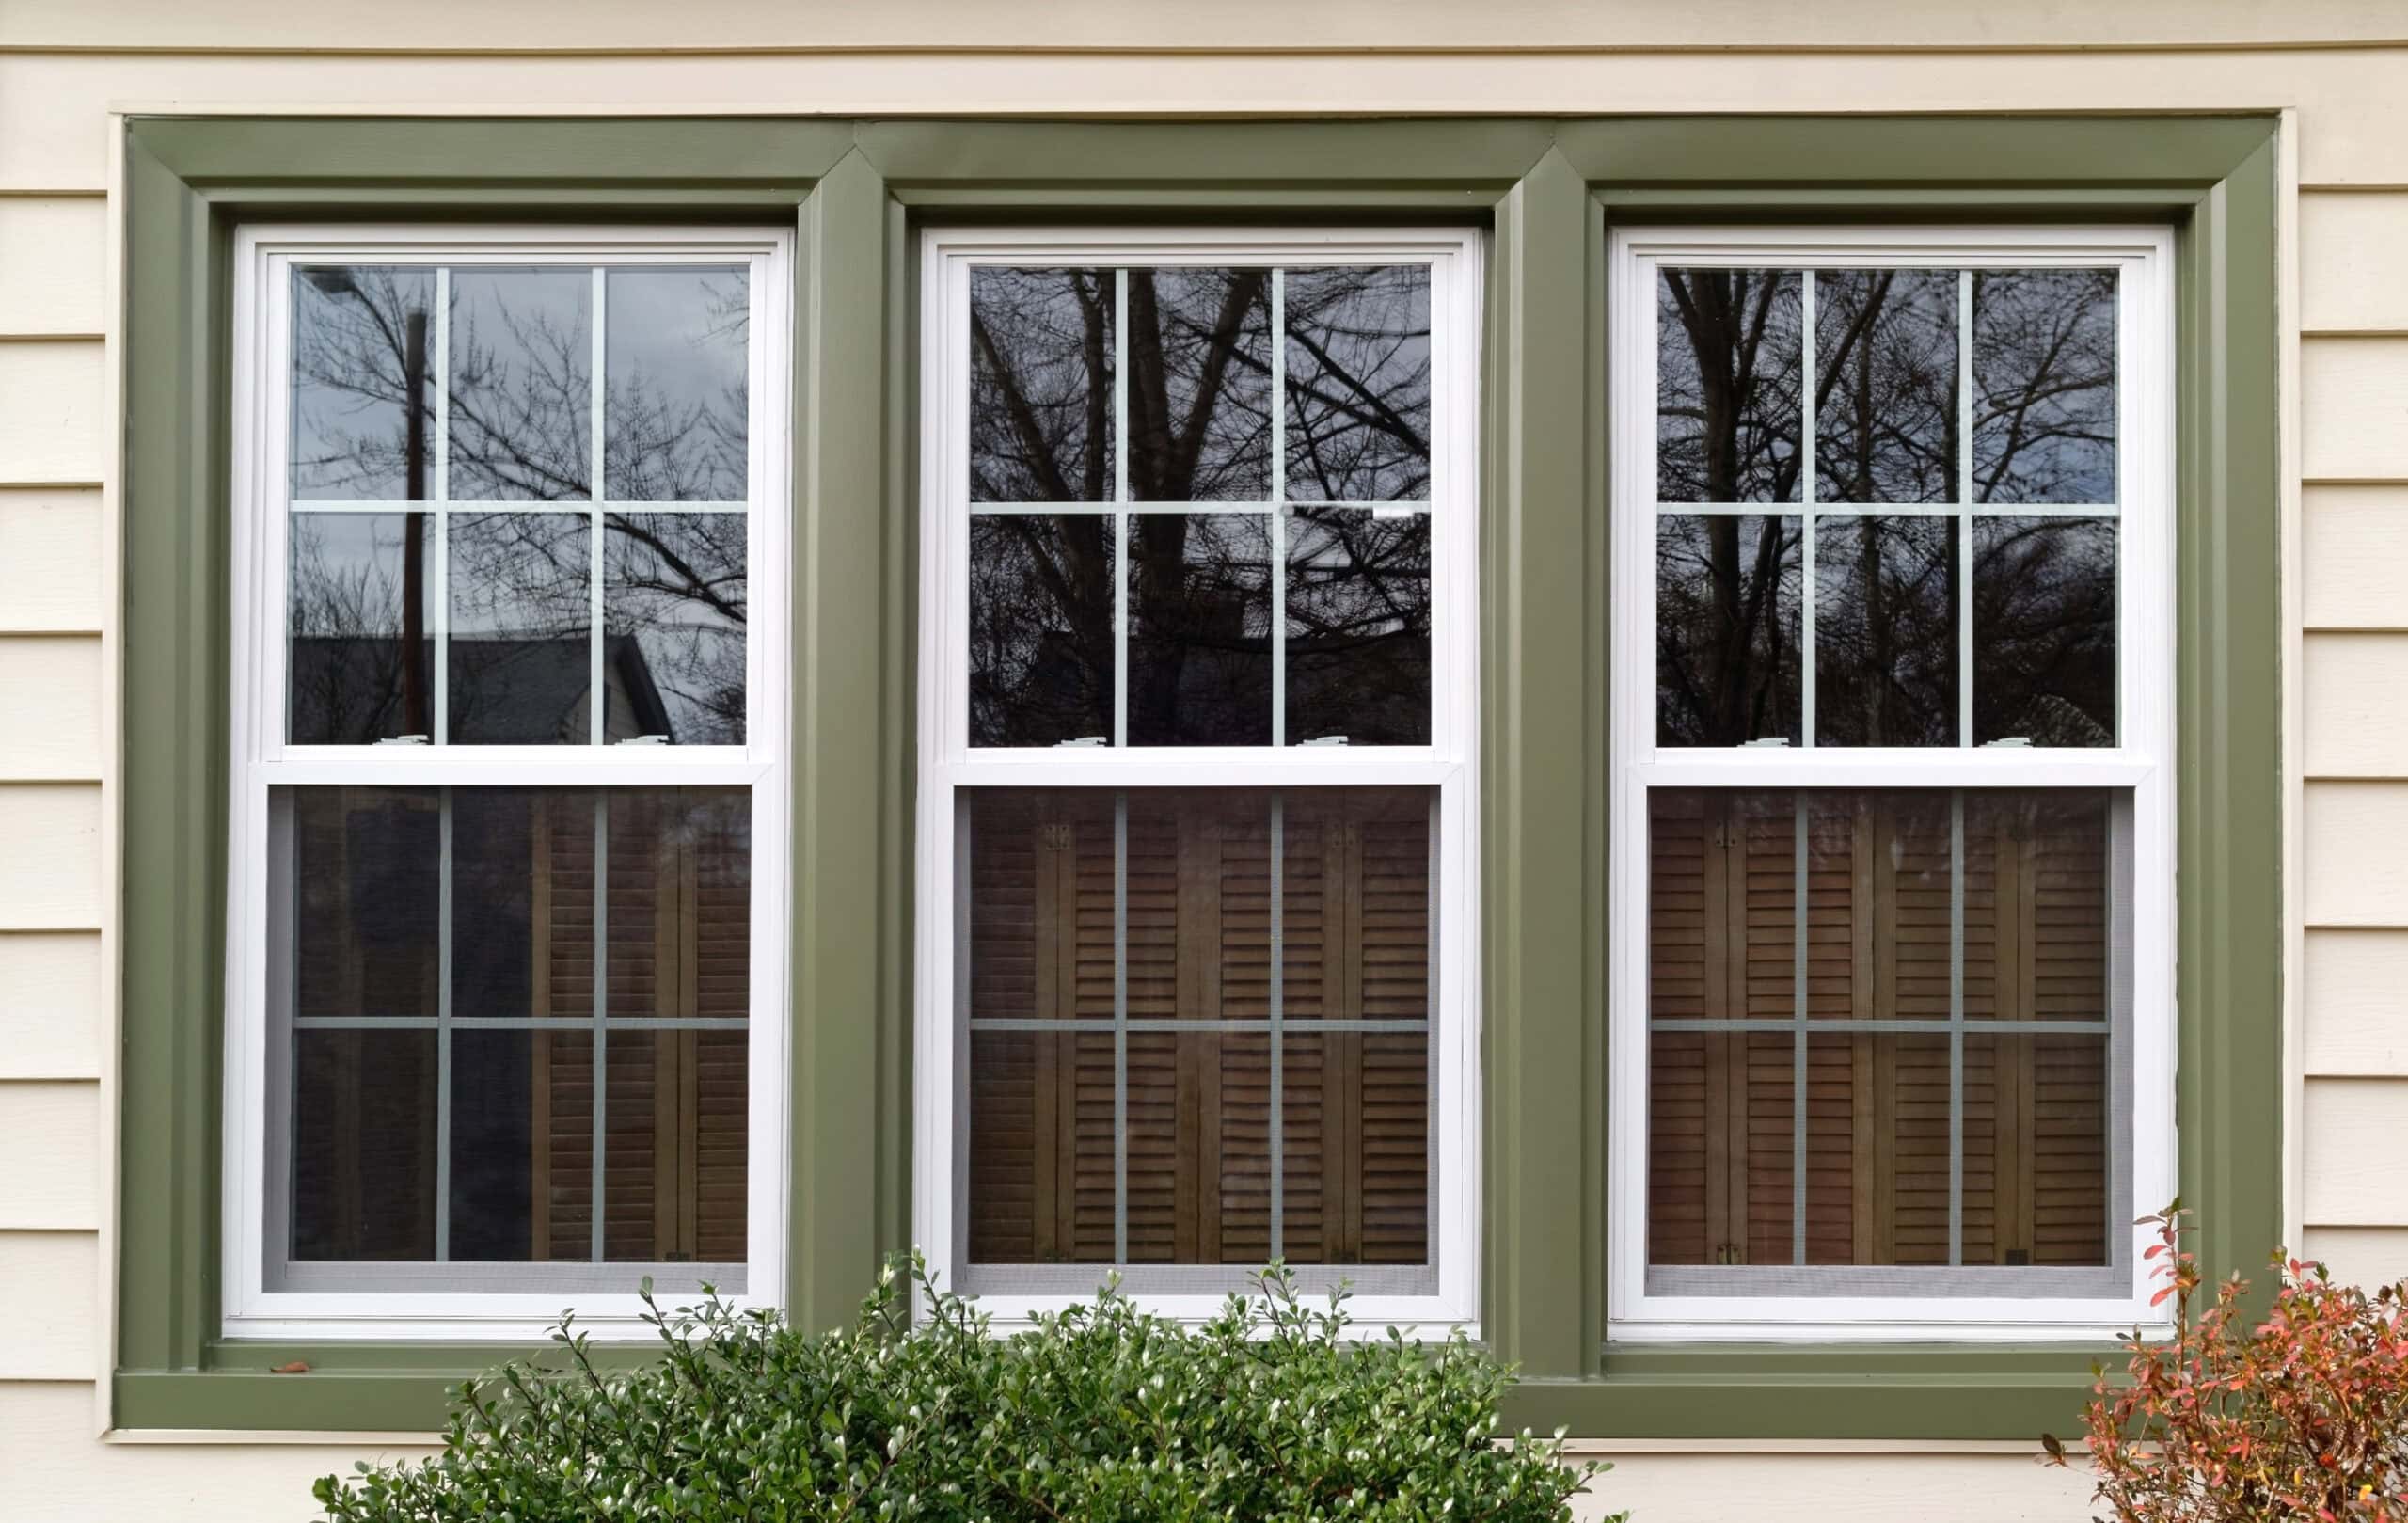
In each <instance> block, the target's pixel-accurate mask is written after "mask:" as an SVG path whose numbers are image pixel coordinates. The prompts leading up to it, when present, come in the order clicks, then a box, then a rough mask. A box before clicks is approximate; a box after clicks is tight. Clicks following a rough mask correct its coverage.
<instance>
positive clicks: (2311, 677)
mask: <svg viewBox="0 0 2408 1523" xmlns="http://www.w3.org/2000/svg"><path fill="white" fill-rule="evenodd" d="M2304 644H2305V652H2304V654H2305V664H2306V672H2305V688H2304V690H2303V692H2302V700H2303V707H2304V709H2305V721H2304V722H2305V726H2306V733H2305V739H2306V747H2307V775H2308V776H2309V777H2322V778H2339V777H2408V704H2403V703H2401V702H2400V681H2401V679H2402V678H2403V677H2408V634H2311V635H2309V636H2307V637H2306V640H2305V642H2304Z"/></svg>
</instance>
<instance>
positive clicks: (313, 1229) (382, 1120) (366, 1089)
mask: <svg viewBox="0 0 2408 1523" xmlns="http://www.w3.org/2000/svg"><path fill="white" fill-rule="evenodd" d="M436 1068H437V1058H436V1035H435V1032H434V1031H433V1030H431V1029H429V1030H422V1031H389V1030H387V1031H301V1032H296V1033H294V1035H293V1221H292V1229H293V1243H292V1251H293V1258H294V1259H295V1260H299V1261H305V1262H308V1261H317V1262H325V1261H337V1262H341V1261H425V1260H431V1259H433V1258H434V1257H435V1196H436V1192H435V1148H436Z"/></svg>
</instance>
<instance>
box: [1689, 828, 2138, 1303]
mask: <svg viewBox="0 0 2408 1523" xmlns="http://www.w3.org/2000/svg"><path fill="white" fill-rule="evenodd" d="M1808 797H1809V804H1808V813H1807V817H1806V819H1805V822H1804V833H1805V838H1806V849H1807V861H1806V864H1805V868H1806V896H1807V897H1806V914H1805V937H1806V953H1807V955H1806V967H1805V985H1806V999H1807V1009H1808V1013H1809V1016H1810V1018H1811V1022H1824V1021H1831V1022H1837V1021H1850V1022H1865V1023H1878V1022H1882V1021H1890V1020H1917V1021H1940V1020H1945V1019H1947V1018H1948V1016H1949V1012H1950V980H1951V948H1950V944H1949V943H1950V898H1951V881H1950V879H1951V873H1950V860H1949V859H1950V837H1951V830H1952V826H1951V819H1950V805H1949V799H1948V795H1946V794H1945V793H1938V792H1931V793H1861V794H1850V793H1839V792H1830V793H1816V794H1812V795H1809V796H1808ZM1965 808H1966V825H1965V830H1966V835H1965V840H1966V849H1965V864H1964V885H1963V891H1964V896H1965V897H1964V922H1965V951H1964V989H1965V1015H1966V1018H1967V1020H1968V1023H1969V1025H1968V1035H1967V1037H1966V1039H1965V1045H1964V1153H1963V1157H1964V1194H1963V1198H1962V1210H1961V1221H1962V1239H1961V1242H1962V1251H1963V1258H1964V1261H1965V1262H1968V1263H2023V1262H2031V1263H2062V1264H2081V1263H2098V1262H2100V1261H2103V1256H2104V1253H2105V1235H2104V1234H2105V1206H2106V1200H2105V1196H2106V1163H2107V1150H2106V1116H2107V1101H2108V1096H2107V1092H2106V1082H2105V1075H2106V1042H2105V1039H2104V1038H2103V1037H2102V1036H2098V1035H2094V1034H2067V1036H2064V1037H2056V1036H2050V1035H2029V1034H1996V1033H1992V1034H1984V1033H1982V1032H1981V1031H1980V1029H1979V1023H1980V1022H1982V1021H1983V1020H1986V1019H1992V1018H1997V1019H2013V1020H2020V1021H2031V1020H2045V1019H2068V1020H2071V1019H2080V1020H2087V1021H2098V1020H2100V1019H2103V1018H2104V1017H2105V1016H2106V1015H2107V1013H2108V1011H2107V1003H2106V997H2107V980H2106V888H2107V878H2106V848H2107V825H2106V807H2105V803H2104V801H2103V799H2101V798H2100V797H2099V796H2098V795H2093V794H2086V793H2085V794H2073V793H2064V794H2054V793H2052V794H2046V795H2038V794H2014V795H2006V794H1978V793H1976V794H1968V795H1966V806H1965ZM1649 815H1650V832H1651V835H1650V847H1649V861H1650V885H1649V887H1650V898H1649V955H1650V967H1649V991H1650V1017H1651V1019H1652V1020H1654V1021H1658V1022H1663V1021H1680V1022H1711V1021H1716V1020H1728V1019H1736V1018H1748V1019H1755V1020H1767V1019H1775V1020H1785V1019H1788V1018H1790V1015H1791V1011H1792V1007H1793V1005H1794V1002H1795V992H1796V989H1797V983H1798V967H1797V963H1796V956H1797V948H1796V941H1795V936H1796V934H1797V925H1798V919H1797V909H1796V905H1797V886H1798V879H1797V872H1798V862H1797V855H1796V853H1797V843H1798V831H1799V824H1798V815H1797V805H1796V802H1795V796H1793V795H1790V794H1786V793H1779V794H1763V793H1746V792H1717V791H1706V790H1659V791H1657V792H1656V793H1654V794H1652V795H1651V799H1650V809H1649ZM1809 1030H1810V1035H1809V1039H1808V1043H1807V1054H1806V1077H1805V1093H1806V1103H1807V1115H1806V1128H1805V1131H1806V1138H1805V1140H1806V1150H1805V1159H1804V1167H1805V1169H1806V1178H1805V1191H1806V1221H1805V1234H1804V1235H1805V1249H1806V1253H1805V1261H1806V1262H1808V1263H1861V1264H1945V1263H1946V1262H1948V1254H1949V1241H1948V1240H1949V1206H1950V1201H1949V1193H1950V1182H1949V1172H1950V1169H1949V1124H1950V1121H1949V1116H1950V1100H1949V1090H1950V1039H1949V1038H1948V1037H1947V1036H1946V1035H1945V1034H1944V1033H1930V1034H1926V1033H1908V1032H1901V1033H1897V1034H1894V1035H1893V1034H1888V1033H1883V1032H1879V1031H1865V1030H1853V1031H1850V1030H1836V1031H1835V1030H1828V1029H1821V1030H1818V1029H1814V1026H1813V1025H1812V1024H1811V1023H1810V1028H1809ZM1791 1042H1792V1036H1791V1034H1790V1033H1787V1032H1752V1033H1738V1032H1734V1033H1729V1034H1723V1033H1719V1032H1713V1031H1693V1030H1656V1031H1653V1032H1651V1035H1650V1041H1649V1051H1650V1064H1651V1076H1650V1093H1649V1152H1650V1157H1649V1208H1648V1235H1649V1247H1648V1256H1649V1261H1650V1262H1651V1263H1656V1264H1665V1265H1678V1264H1704V1263H1717V1262H1724V1263H1730V1262H1745V1263H1775V1264H1786V1263H1790V1262H1793V1261H1795V1243H1794V1238H1793V1232H1792V1212H1793V1210H1794V1205H1793V1202H1794V1199H1795V1195H1794V1190H1795V1182H1794V1180H1793V1177H1792V1175H1791V1174H1790V1171H1789V1170H1790V1158H1791V1154H1792V1152H1793V1150H1794V1140H1793V1139H1794V1134H1795V1133H1794V1128H1795V1115H1796V1113H1795V1109H1794V1096H1795V1094H1796V1091H1797V1084H1796V1075H1795V1073H1794V1071H1793V1070H1792V1062H1793V1059H1794V1048H1793V1047H1792V1045H1791Z"/></svg>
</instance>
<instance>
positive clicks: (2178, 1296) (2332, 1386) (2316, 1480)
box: [2048, 1204, 2408, 1523]
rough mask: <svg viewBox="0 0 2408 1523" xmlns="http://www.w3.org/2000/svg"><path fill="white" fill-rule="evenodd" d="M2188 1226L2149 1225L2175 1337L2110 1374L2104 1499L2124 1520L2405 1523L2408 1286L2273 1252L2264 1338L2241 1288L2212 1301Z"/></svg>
mask: <svg viewBox="0 0 2408 1523" xmlns="http://www.w3.org/2000/svg"><path fill="white" fill-rule="evenodd" d="M2185 1214H2186V1213H2184V1212H2183V1211H2182V1210H2181V1209H2180V1207H2179V1205H2178V1204H2177V1205H2175V1206H2169V1207H2167V1208H2166V1210H2165V1211H2164V1212H2163V1213H2162V1214H2159V1215H2156V1216H2150V1217H2146V1218H2144V1221H2145V1222H2146V1223H2148V1224H2153V1225H2154V1226H2155V1227H2156V1228H2157V1230H2158V1241H2157V1243H2156V1244H2155V1245H2152V1246H2151V1247H2150V1248H2149V1249H2148V1254H2147V1256H2148V1257H2149V1258H2150V1259H2153V1260H2156V1261H2157V1267H2156V1269H2155V1270H2154V1271H2153V1273H2154V1275H2155V1277H2157V1278H2159V1279H2162V1280H2163V1281H2164V1284H2163V1286H2162V1288H2161V1289H2160V1290H2159V1291H2158V1293H2157V1295H2156V1297H2155V1299H2154V1301H2153V1302H2152V1303H2151V1304H2152V1305H2159V1306H2162V1305H2163V1304H2164V1303H2166V1302H2167V1301H2169V1300H2170V1301H2172V1302H2173V1303H2174V1336H2173V1337H2172V1338H2171V1339H2170V1340H2168V1341H2164V1342H2156V1343H2152V1342H2147V1341H2143V1340H2142V1339H2140V1337H2139V1336H2138V1335H2137V1334H2135V1335H2134V1337H2133V1339H2132V1341H2131V1360H2130V1362H2129V1365H2128V1367H2127V1369H2128V1376H2129V1378H2128V1379H2127V1380H2125V1381H2120V1382H2119V1381H2116V1380H2114V1379H2113V1378H2111V1377H2110V1376H2108V1375H2107V1374H2106V1373H2105V1372H2101V1374H2100V1377H2099V1384H2098V1386H2097V1388H2096V1389H2097V1396H2096V1398H2095V1399H2094V1400H2093V1401H2092V1403H2091V1404H2090V1408H2089V1412H2088V1415H2087V1417H2086V1419H2085V1421H2086V1423H2087V1426H2088V1428H2089V1435H2090V1453H2091V1463H2092V1465H2093V1466H2094V1467H2095V1468H2096V1469H2097V1471H2098V1474H2099V1490H2098V1496H2099V1500H2100V1501H2102V1502H2104V1503H2106V1504H2107V1505H2108V1506H2109V1507H2111V1508H2113V1509H2114V1513H2115V1519H2116V1520H2117V1523H2240V1520H2242V1519H2247V1520H2249V1523H2266V1520H2278V1519H2279V1520H2299V1523H2305V1520H2308V1519H2317V1520H2321V1523H2343V1520H2347V1523H2408V1319H2404V1318H2403V1311H2408V1281H2403V1282H2402V1283H2401V1284H2400V1285H2393V1286H2385V1287H2384V1288H2383V1289H2381V1290H2379V1291H2377V1292H2375V1293H2373V1294H2371V1295H2369V1294H2368V1293H2366V1292H2364V1291H2362V1290H2359V1289H2357V1288H2356V1287H2354V1286H2350V1285H2337V1284H2335V1283H2333V1281H2332V1279H2331V1278H2330V1277H2329V1276H2327V1274H2326V1273H2325V1270H2324V1266H2323V1265H2321V1264H2315V1263H2306V1262H2303V1261H2300V1260H2297V1259H2286V1258H2285V1257H2283V1256H2282V1255H2280V1254H2277V1255H2275V1258H2274V1268H2275V1273H2276V1274H2277V1276H2278V1277H2279V1283H2278V1286H2277V1288H2276V1290H2275V1292H2274V1297H2273V1309H2271V1310H2270V1311H2269V1313H2268V1314H2267V1316H2266V1318H2265V1320H2264V1321H2262V1322H2260V1323H2258V1324H2257V1325H2256V1326H2255V1327H2252V1326H2251V1325H2249V1315H2248V1308H2247V1307H2246V1305H2245V1304H2244V1303H2243V1301H2242V1297H2243V1296H2245V1295H2246V1294H2247V1293H2248V1285H2247V1282H2245V1281H2244V1280H2242V1278H2241V1277H2239V1276H2238V1275H2235V1276H2233V1277H2230V1278H2228V1279H2226V1280H2225V1281H2224V1282H2223V1283H2221V1284H2219V1285H2218V1286H2217V1287H2216V1288H2215V1293H2214V1295H2213V1298H2212V1299H2209V1300H2206V1301H2205V1304H2202V1301H2203V1296H2202V1291H2201V1287H2202V1284H2203V1277H2202V1276H2201V1274H2200V1270H2199V1265H2198V1261H2197V1259H2196V1258H2195V1257H2194V1255H2192V1254H2190V1253H2188V1252H2186V1251H2185V1250H2184V1249H2183V1247H2182V1243H2181V1237H2182V1218H2183V1216H2184V1215H2185ZM2048 1443H2049V1448H2050V1450H2051V1452H2052V1453H2054V1454H2056V1455H2057V1457H2058V1459H2059V1461H2060V1463H2062V1462H2063V1458H2064V1454H2063V1448H2062V1446H2061V1445H2059V1444H2057V1443H2056V1442H2055V1441H2054V1440H2049V1441H2048Z"/></svg>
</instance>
